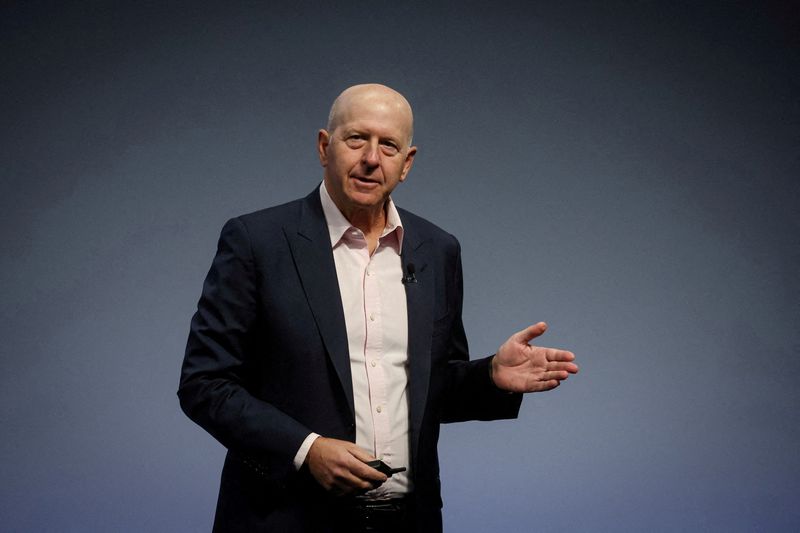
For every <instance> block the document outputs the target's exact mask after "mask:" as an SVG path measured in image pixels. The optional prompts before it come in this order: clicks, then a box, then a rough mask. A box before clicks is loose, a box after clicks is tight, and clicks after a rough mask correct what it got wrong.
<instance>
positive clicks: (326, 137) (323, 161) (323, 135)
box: [317, 130, 331, 167]
mask: <svg viewBox="0 0 800 533" xmlns="http://www.w3.org/2000/svg"><path fill="white" fill-rule="evenodd" d="M330 142H331V134H330V133H328V132H327V131H326V130H319V133H317V154H318V155H319V164H320V165H322V166H323V167H325V166H328V145H330Z"/></svg>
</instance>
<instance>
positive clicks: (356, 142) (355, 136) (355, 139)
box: [344, 133, 365, 148]
mask: <svg viewBox="0 0 800 533" xmlns="http://www.w3.org/2000/svg"><path fill="white" fill-rule="evenodd" d="M344 142H346V143H347V146H349V147H351V148H358V147H360V146H363V144H364V142H365V140H364V136H363V135H361V134H360V133H351V134H350V135H348V136H347V137H345V139H344Z"/></svg>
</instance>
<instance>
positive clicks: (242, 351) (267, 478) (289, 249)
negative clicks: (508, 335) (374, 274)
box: [178, 189, 521, 532]
mask: <svg viewBox="0 0 800 533" xmlns="http://www.w3.org/2000/svg"><path fill="white" fill-rule="evenodd" d="M399 212H400V218H401V220H402V222H403V228H404V237H403V239H404V240H403V249H402V259H401V260H402V264H403V265H404V270H405V269H406V266H407V265H409V264H413V265H414V270H415V271H416V272H415V276H416V279H417V283H409V284H406V285H405V288H406V299H407V307H408V331H409V339H408V398H409V417H410V420H409V430H410V453H411V463H412V464H411V475H412V476H413V482H414V487H415V490H414V493H413V497H414V499H415V503H416V506H417V510H418V512H417V515H418V519H419V527H418V530H420V531H437V530H440V529H441V505H442V501H441V495H440V482H439V462H438V455H437V442H438V438H439V424H440V423H441V422H453V421H461V420H470V419H478V420H491V419H499V418H514V417H516V416H517V412H518V410H519V405H520V401H521V395H519V394H508V393H505V392H503V391H499V390H497V389H496V388H495V387H494V386H493V385H492V383H491V380H490V378H489V371H488V364H489V358H485V359H481V360H477V361H469V356H468V351H467V340H466V336H465V334H464V328H463V325H462V321H461V305H462V277H461V257H460V247H459V244H458V241H457V240H456V239H455V237H453V236H452V235H450V234H449V233H447V232H445V231H443V230H441V229H439V228H438V227H436V226H434V225H433V224H431V223H430V222H428V221H426V220H424V219H422V218H420V217H417V216H415V215H413V214H411V213H409V212H407V211H405V210H399ZM398 283H400V280H398ZM178 396H179V398H180V403H181V407H182V408H183V410H184V412H185V413H186V414H187V415H188V416H189V417H190V418H191V419H192V420H194V421H195V422H197V423H198V424H199V425H200V426H202V427H203V428H204V429H206V430H207V431H208V432H209V433H210V434H211V435H213V436H214V437H215V438H216V439H217V440H219V442H221V443H222V444H223V445H224V446H225V447H226V448H227V449H228V454H227V457H226V460H225V465H224V467H223V472H222V480H221V486H220V493H219V500H218V504H217V513H216V518H215V526H214V527H215V530H216V531H248V532H255V531H292V532H303V531H308V532H317V531H327V530H328V528H329V527H330V524H329V521H328V518H329V517H330V516H331V512H332V509H334V508H335V506H336V505H337V503H338V500H337V498H335V497H333V496H330V495H328V494H327V493H325V491H324V490H323V489H322V488H321V487H320V486H319V485H318V484H317V483H316V482H315V481H314V479H313V478H312V477H311V475H310V473H309V472H308V471H307V468H305V467H304V468H303V469H301V470H300V471H299V472H298V471H296V470H295V468H294V465H293V458H294V455H295V454H296V452H297V450H298V449H299V447H300V445H301V443H302V442H303V440H304V439H305V438H306V436H308V434H309V433H311V432H312V431H314V432H316V433H319V434H320V435H323V436H325V437H331V438H337V439H342V440H348V441H351V442H355V416H354V407H353V387H352V380H351V376H350V359H349V353H348V344H347V331H346V328H345V320H344V314H343V311H342V305H341V297H340V295H339V284H338V281H337V277H336V269H335V265H334V260H333V254H332V250H331V243H330V237H329V233H328V228H327V224H326V222H325V216H324V214H323V211H322V205H321V203H320V198H319V191H318V190H317V189H315V190H314V191H313V192H312V193H311V194H309V195H308V196H307V197H306V198H304V199H300V200H296V201H293V202H290V203H287V204H284V205H280V206H277V207H272V208H269V209H264V210H261V211H257V212H255V213H251V214H248V215H244V216H241V217H237V218H234V219H231V220H229V221H228V222H227V223H226V224H225V226H224V228H223V229H222V234H221V236H220V239H219V244H218V248H217V253H216V256H215V258H214V261H213V264H212V266H211V269H210V271H209V273H208V276H207V277H206V280H205V283H204V285H203V292H202V296H201V297H200V301H199V303H198V307H197V312H196V313H195V315H194V317H193V318H192V322H191V329H190V333H189V340H188V342H187V346H186V355H185V358H184V362H183V368H182V373H181V379H180V387H179V390H178Z"/></svg>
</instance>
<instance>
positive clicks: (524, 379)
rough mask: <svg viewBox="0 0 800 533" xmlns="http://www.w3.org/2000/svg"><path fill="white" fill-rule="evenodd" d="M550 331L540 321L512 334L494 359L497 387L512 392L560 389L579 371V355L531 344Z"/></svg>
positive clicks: (493, 373)
mask: <svg viewBox="0 0 800 533" xmlns="http://www.w3.org/2000/svg"><path fill="white" fill-rule="evenodd" d="M546 329H547V325H546V324H545V323H544V322H539V323H538V324H535V325H533V326H530V327H528V328H526V329H524V330H522V331H520V332H518V333H515V334H514V335H512V336H511V337H510V338H509V339H508V340H507V341H506V342H505V343H503V345H502V346H500V349H499V350H498V351H497V355H495V356H494V359H493V360H492V379H493V380H494V383H495V385H496V386H497V387H498V388H500V389H503V390H507V391H512V392H541V391H546V390H550V389H554V388H556V387H557V386H558V385H559V384H560V383H561V381H563V380H565V379H567V377H568V376H569V374H575V373H577V372H578V366H577V365H576V364H575V363H573V362H572V361H573V360H574V359H575V355H574V354H573V353H572V352H568V351H566V350H558V349H555V348H544V347H541V346H532V345H530V344H528V342H529V341H531V340H532V339H534V338H536V337H538V336H540V335H541V334H542V333H544V332H545V330H546Z"/></svg>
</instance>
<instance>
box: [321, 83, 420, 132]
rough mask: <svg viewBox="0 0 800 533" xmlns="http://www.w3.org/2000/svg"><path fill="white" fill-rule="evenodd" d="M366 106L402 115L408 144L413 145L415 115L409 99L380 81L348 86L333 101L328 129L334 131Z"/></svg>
mask: <svg viewBox="0 0 800 533" xmlns="http://www.w3.org/2000/svg"><path fill="white" fill-rule="evenodd" d="M364 107H369V108H373V109H375V108H378V109H383V110H385V111H386V112H388V113H392V114H398V115H399V116H401V117H402V121H403V123H404V124H403V126H404V129H405V130H406V132H405V133H406V142H407V143H408V144H407V145H406V146H411V139H412V137H413V136H414V115H413V113H412V112H411V105H410V104H409V103H408V100H406V99H405V97H404V96H403V95H402V94H400V93H399V92H397V91H395V90H394V89H392V88H390V87H387V86H385V85H380V84H378V83H365V84H362V85H353V86H352V87H348V88H347V89H345V90H344V91H342V94H340V95H339V96H338V97H337V98H336V100H334V101H333V105H332V106H331V111H330V113H329V114H328V126H327V129H328V131H329V132H330V133H333V132H334V130H336V128H337V127H339V126H340V125H341V124H343V123H346V122H348V121H349V120H352V119H353V117H354V116H357V115H358V113H359V111H360V110H361V109H363V108H364Z"/></svg>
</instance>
